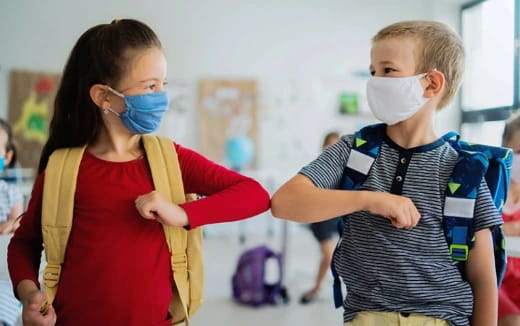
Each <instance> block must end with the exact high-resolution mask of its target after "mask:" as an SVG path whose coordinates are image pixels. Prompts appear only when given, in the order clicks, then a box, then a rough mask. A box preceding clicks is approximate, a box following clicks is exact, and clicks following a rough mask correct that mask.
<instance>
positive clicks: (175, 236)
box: [143, 135, 190, 324]
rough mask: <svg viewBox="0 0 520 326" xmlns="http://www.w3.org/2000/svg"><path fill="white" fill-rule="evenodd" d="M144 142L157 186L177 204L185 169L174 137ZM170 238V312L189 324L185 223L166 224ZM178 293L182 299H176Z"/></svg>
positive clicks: (149, 138)
mask: <svg viewBox="0 0 520 326" xmlns="http://www.w3.org/2000/svg"><path fill="white" fill-rule="evenodd" d="M143 144H144V148H145V151H146V157H147V158H148V164H149V165H150V170H151V173H152V178H153V183H154V186H155V190H156V191H158V192H160V193H161V194H162V195H163V196H164V197H165V198H167V199H168V200H170V201H171V202H173V203H175V204H182V203H184V202H185V201H186V199H185V194H184V186H183V184H182V177H181V170H180V167H179V160H178V158H177V152H176V151H175V148H174V147H173V144H172V141H171V140H170V139H168V138H164V137H156V136H148V135H144V136H143ZM163 229H164V234H165V236H166V242H167V243H168V248H169V250H170V253H171V267H172V271H173V278H174V284H175V286H174V289H173V290H174V291H173V295H174V300H172V303H171V305H170V313H171V314H172V317H173V319H174V324H175V323H179V322H182V321H185V322H186V324H188V317H189V313H188V304H189V300H190V284H189V278H188V259H187V247H188V231H187V230H186V229H184V228H182V227H172V226H168V225H164V224H163ZM175 296H177V297H178V298H179V299H180V300H175V299H176V298H175Z"/></svg>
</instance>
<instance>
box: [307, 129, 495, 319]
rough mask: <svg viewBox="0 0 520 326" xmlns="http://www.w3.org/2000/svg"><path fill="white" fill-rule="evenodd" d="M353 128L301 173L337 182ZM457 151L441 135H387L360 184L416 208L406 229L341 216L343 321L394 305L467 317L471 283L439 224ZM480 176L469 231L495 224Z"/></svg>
mask: <svg viewBox="0 0 520 326" xmlns="http://www.w3.org/2000/svg"><path fill="white" fill-rule="evenodd" d="M352 144H353V136H352V135H348V136H343V137H342V138H341V140H340V141H339V142H338V143H336V144H335V145H333V146H331V147H329V148H328V149H327V150H325V151H324V152H323V153H322V154H321V155H320V156H319V157H318V158H317V159H316V160H314V161H313V162H311V163H310V164H309V165H307V166H305V167H304V168H303V169H301V171H300V173H301V174H303V175H305V176H307V177H308V178H309V179H310V180H312V182H313V183H314V184H315V185H316V186H318V187H320V188H326V189H339V188H340V186H341V179H342V176H343V173H344V170H345V167H346V165H347V160H348V157H349V154H350V149H351V148H352ZM457 157H458V154H457V152H456V151H455V150H454V149H453V148H452V147H451V146H450V145H449V144H448V143H446V142H445V141H444V140H442V139H439V140H437V141H435V142H433V143H431V144H428V145H424V146H419V147H415V148H412V149H404V148H402V147H400V146H399V145H397V144H395V143H394V142H393V141H392V140H391V139H390V138H388V137H385V139H384V141H383V144H382V146H381V150H380V153H379V156H378V157H377V159H376V160H375V162H374V165H373V167H372V170H371V171H370V174H369V176H368V177H367V179H366V180H365V182H364V183H363V185H362V186H361V190H370V191H384V192H392V193H394V194H397V195H403V196H405V197H408V198H410V199H411V200H412V201H413V203H414V204H415V206H416V207H417V209H418V210H419V212H420V214H421V219H420V220H419V223H418V224H417V226H416V227H415V228H413V229H411V230H406V229H397V228H395V227H394V226H392V224H391V222H390V220H388V219H386V218H383V217H381V216H377V215H372V214H370V213H368V212H364V211H361V212H355V213H353V214H350V215H348V216H347V218H345V229H344V233H343V237H342V241H341V242H340V246H339V251H338V252H337V254H336V255H335V266H336V269H337V272H338V274H339V275H340V276H341V278H342V279H343V281H344V283H345V284H346V287H347V298H346V299H345V301H344V302H343V306H344V308H345V312H344V315H343V318H344V321H345V322H347V321H350V320H352V319H353V318H354V317H355V315H356V313H357V312H359V311H398V312H406V313H417V314H423V315H426V316H430V317H434V318H440V319H443V320H446V321H447V322H449V323H450V325H457V326H459V325H469V317H470V316H471V314H472V310H473V296H472V291H471V288H470V285H469V283H468V282H466V281H464V280H463V279H462V277H461V274H460V272H459V270H458V269H457V267H456V265H455V263H454V262H453V261H452V259H451V257H450V255H449V250H448V245H447V242H446V239H445V236H444V233H443V230H442V223H441V221H442V208H443V206H444V193H445V190H446V187H447V183H448V179H449V177H450V175H451V172H452V169H453V167H454V166H455V163H456V161H457ZM501 223H502V219H501V217H500V215H499V213H498V212H497V210H496V208H495V206H494V204H493V202H492V198H491V195H490V193H489V189H488V187H487V185H486V183H485V181H482V182H481V185H480V189H479V194H478V197H477V200H476V204H475V214H474V227H475V231H478V230H482V229H484V228H492V227H494V226H497V225H500V224H501Z"/></svg>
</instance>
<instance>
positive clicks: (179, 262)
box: [171, 253, 188, 273]
mask: <svg viewBox="0 0 520 326" xmlns="http://www.w3.org/2000/svg"><path fill="white" fill-rule="evenodd" d="M171 264H172V268H173V271H174V272H176V273H178V272H187V271H188V257H186V254H185V253H182V254H172V256H171Z"/></svg>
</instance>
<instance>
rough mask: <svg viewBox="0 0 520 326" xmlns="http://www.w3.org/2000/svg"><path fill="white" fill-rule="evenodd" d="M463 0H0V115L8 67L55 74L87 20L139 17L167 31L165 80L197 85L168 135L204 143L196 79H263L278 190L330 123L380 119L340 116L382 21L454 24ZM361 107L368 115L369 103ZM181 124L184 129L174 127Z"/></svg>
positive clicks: (265, 147) (268, 161)
mask: <svg viewBox="0 0 520 326" xmlns="http://www.w3.org/2000/svg"><path fill="white" fill-rule="evenodd" d="M459 2H460V1H458V0H439V1H435V2H432V1H429V0H414V1H409V0H393V1H388V0H364V1H359V0H251V1H244V0H219V1H214V0H191V1H183V0H169V1H167V0H157V1H143V0H139V1H136V0H128V1H125V0H119V1H106V0H104V1H102V0H91V1H57V0H48V1H37V0H17V1H5V0H4V1H1V2H0V116H2V117H5V116H6V114H7V94H8V92H7V90H8V73H9V71H10V70H11V69H32V70H41V71H50V72H60V71H61V69H62V67H63V65H64V63H65V61H66V59H67V56H68V54H69V51H70V49H71V48H72V46H73V44H74V42H75V41H76V40H77V38H78V37H79V36H80V34H81V33H83V32H84V31H85V30H86V29H87V28H89V27H91V26H93V25H95V24H99V23H107V22H110V21H111V20H112V19H113V18H121V17H132V18H137V19H140V20H143V21H144V22H146V23H148V24H149V25H150V26H151V27H152V28H153V29H154V30H155V31H156V32H157V33H158V35H159V37H160V39H161V40H162V43H163V45H164V47H165V51H166V56H167V58H168V60H169V68H168V69H169V77H170V78H173V79H176V80H180V81H184V82H185V83H187V84H188V85H189V87H190V93H191V94H190V97H189V100H188V104H189V110H188V113H187V114H186V115H185V116H183V117H175V116H170V117H168V119H167V120H166V121H169V123H171V124H173V126H174V128H173V129H174V130H173V131H172V130H171V129H172V127H170V128H168V129H169V132H168V134H169V135H170V136H172V137H173V138H174V139H176V140H178V141H179V142H181V143H183V144H185V145H187V146H189V147H193V148H195V149H196V148H197V141H196V132H197V131H196V119H197V114H196V112H197V111H196V92H197V89H196V86H197V81H198V80H199V79H201V78H205V77H231V78H255V79H257V80H258V81H259V87H260V98H259V102H260V125H259V127H260V137H259V142H260V153H259V163H260V164H259V166H260V168H261V170H262V171H263V172H261V173H260V174H258V173H257V176H259V178H260V179H265V178H267V177H269V176H271V177H272V178H271V180H270V183H271V184H272V186H271V187H270V188H276V187H277V186H278V184H279V183H280V182H281V181H283V180H285V179H286V178H287V177H289V176H290V175H292V174H294V173H295V172H296V171H297V170H298V169H299V168H300V167H301V166H302V165H304V164H306V163H307V162H309V161H310V160H311V159H312V158H313V157H315V156H316V155H317V154H318V153H319V147H320V142H321V140H322V137H323V135H324V134H325V133H326V132H327V131H330V130H332V129H336V130H339V131H341V132H352V131H354V130H355V129H356V128H358V127H359V126H360V125H362V124H366V123H367V122H368V121H373V120H371V117H370V114H369V113H363V114H361V115H360V116H359V117H349V116H340V115H339V114H337V111H338V108H337V97H338V93H339V92H340V91H357V92H359V93H360V94H364V78H361V77H359V76H358V75H359V72H364V71H366V70H367V69H368V64H369V57H368V55H369V49H370V38H371V37H372V36H373V35H374V34H375V33H376V32H377V31H378V30H379V29H380V28H382V27H384V26H385V25H388V24H390V23H392V22H395V21H398V20H404V19H437V20H441V21H445V22H447V23H448V24H450V25H452V26H453V27H454V28H456V29H457V28H458V26H457V25H458V6H459ZM29 8H30V9H29ZM362 110H364V111H366V112H368V110H367V108H366V106H363V107H362ZM172 121H173V122H172ZM175 121H177V122H179V121H181V122H182V124H183V125H186V126H187V127H184V128H178V126H177V128H175ZM438 126H439V128H438V129H439V131H445V130H448V129H454V128H458V112H457V110H456V108H455V107H452V108H449V109H447V110H445V112H442V113H441V114H440V117H439V121H438ZM273 171H277V172H273ZM273 175H274V177H273ZM273 178H274V179H273ZM270 190H273V189H270Z"/></svg>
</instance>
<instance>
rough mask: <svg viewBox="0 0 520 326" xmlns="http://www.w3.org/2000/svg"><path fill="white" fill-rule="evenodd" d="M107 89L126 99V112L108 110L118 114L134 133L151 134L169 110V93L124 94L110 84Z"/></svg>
mask: <svg viewBox="0 0 520 326" xmlns="http://www.w3.org/2000/svg"><path fill="white" fill-rule="evenodd" d="M107 89H108V90H109V91H111V92H112V93H114V94H115V95H117V96H119V97H121V98H123V100H124V101H125V112H123V113H117V112H115V111H114V110H112V109H108V110H109V111H110V112H113V113H115V114H116V115H118V116H119V118H120V119H121V121H122V122H123V125H124V126H125V127H126V128H127V129H128V130H130V131H131V132H133V133H134V134H149V133H151V132H154V131H156V130H157V129H158V128H159V126H160V125H161V120H162V117H163V115H164V113H165V112H166V111H167V110H168V104H169V99H168V93H166V92H157V93H147V94H140V95H124V94H121V93H120V92H118V91H116V90H115V89H113V88H111V87H110V86H107Z"/></svg>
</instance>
